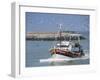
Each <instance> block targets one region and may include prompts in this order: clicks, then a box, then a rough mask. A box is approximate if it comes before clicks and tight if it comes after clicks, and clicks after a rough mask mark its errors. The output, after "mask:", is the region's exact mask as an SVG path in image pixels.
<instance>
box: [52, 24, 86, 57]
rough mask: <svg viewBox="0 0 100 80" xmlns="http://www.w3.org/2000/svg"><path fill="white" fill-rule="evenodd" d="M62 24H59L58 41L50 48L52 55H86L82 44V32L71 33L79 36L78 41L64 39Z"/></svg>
mask: <svg viewBox="0 0 100 80" xmlns="http://www.w3.org/2000/svg"><path fill="white" fill-rule="evenodd" d="M61 27H62V25H61V24H60V26H59V31H58V38H59V41H58V40H57V43H56V44H55V45H54V46H53V48H51V49H50V53H51V55H52V56H53V55H56V54H57V55H63V56H66V57H70V58H80V57H82V56H84V55H85V54H84V51H83V49H82V46H81V44H80V34H75V33H74V34H70V36H75V37H77V40H76V41H72V40H71V38H70V39H69V40H66V39H62V28H61Z"/></svg>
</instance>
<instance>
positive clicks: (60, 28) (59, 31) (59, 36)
mask: <svg viewBox="0 0 100 80" xmlns="http://www.w3.org/2000/svg"><path fill="white" fill-rule="evenodd" d="M61 27H62V24H60V25H59V28H60V31H59V38H60V39H59V40H60V41H59V43H60V46H61V36H62V34H61V33H62V32H61Z"/></svg>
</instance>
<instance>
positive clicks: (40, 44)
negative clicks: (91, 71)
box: [26, 35, 89, 67]
mask: <svg viewBox="0 0 100 80" xmlns="http://www.w3.org/2000/svg"><path fill="white" fill-rule="evenodd" d="M86 38H87V39H86V40H81V44H82V46H83V49H84V50H88V51H89V35H86ZM53 43H54V41H29V40H27V41H26V67H40V66H54V65H78V64H89V59H86V60H75V61H64V62H60V63H58V62H57V63H40V59H47V58H50V57H51V55H50V53H49V49H50V48H51V46H52V45H53Z"/></svg>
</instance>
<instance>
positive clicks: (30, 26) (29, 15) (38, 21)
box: [25, 12, 89, 32]
mask: <svg viewBox="0 0 100 80" xmlns="http://www.w3.org/2000/svg"><path fill="white" fill-rule="evenodd" d="M25 17H26V19H25V21H26V24H25V25H26V32H57V31H58V30H59V25H60V24H62V30H64V31H79V32H80V31H81V32H88V31H89V15H79V14H77V15H76V14H58V13H36V12H26V13H25Z"/></svg>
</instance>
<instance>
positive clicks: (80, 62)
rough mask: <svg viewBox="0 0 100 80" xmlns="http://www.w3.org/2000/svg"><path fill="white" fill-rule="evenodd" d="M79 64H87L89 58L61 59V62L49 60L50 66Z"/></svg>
mask: <svg viewBox="0 0 100 80" xmlns="http://www.w3.org/2000/svg"><path fill="white" fill-rule="evenodd" d="M80 64H89V59H86V60H75V61H63V62H51V63H50V65H51V66H59V65H63V66H64V65H80Z"/></svg>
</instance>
